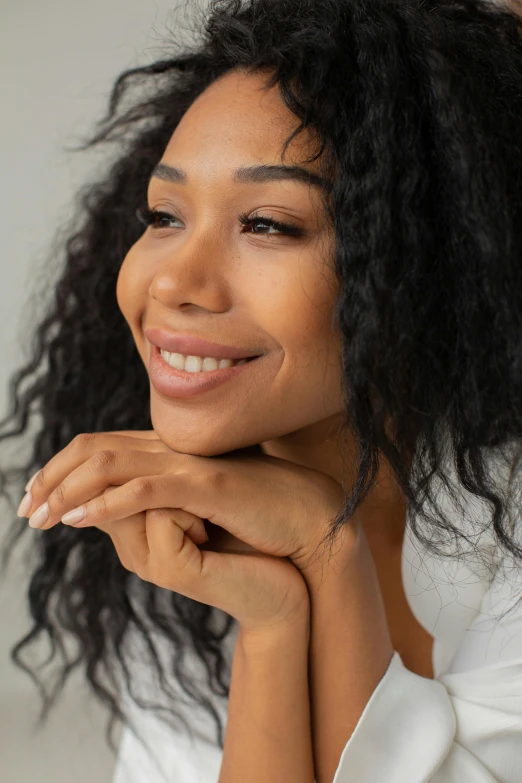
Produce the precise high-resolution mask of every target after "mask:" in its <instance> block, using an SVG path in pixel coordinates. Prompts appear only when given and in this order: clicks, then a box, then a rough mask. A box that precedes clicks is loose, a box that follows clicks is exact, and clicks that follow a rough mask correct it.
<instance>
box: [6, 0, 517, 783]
mask: <svg viewBox="0 0 522 783" xmlns="http://www.w3.org/2000/svg"><path fill="white" fill-rule="evenodd" d="M198 30H200V31H202V32H201V36H200V40H198V42H197V43H196V44H194V45H193V47H192V48H190V49H187V50H185V51H183V52H181V53H178V54H175V55H173V56H172V57H169V58H166V59H164V60H162V61H161V62H157V63H153V64H152V65H149V66H146V67H143V68H136V69H133V70H132V71H128V72H126V73H124V74H122V75H121V76H120V78H119V79H118V81H117V83H116V85H115V87H114V89H113V92H112V96H111V100H110V107H109V114H108V117H107V118H106V119H105V121H104V123H103V124H102V127H101V129H100V131H99V132H98V133H97V134H96V135H95V136H94V137H93V138H92V139H91V140H90V141H89V142H88V144H87V145H86V146H89V145H95V144H98V143H101V142H102V141H110V140H115V139H117V140H118V142H119V145H118V155H117V158H116V159H115V161H114V162H113V164H112V166H111V168H110V170H109V171H108V173H104V175H103V178H102V179H101V180H100V181H99V182H98V183H96V184H93V185H92V186H91V187H90V188H89V189H88V190H87V191H86V192H85V194H84V195H83V198H82V212H81V218H80V222H79V223H78V224H77V225H75V226H74V227H72V226H71V229H70V231H69V238H68V241H67V243H66V245H65V266H64V271H63V274H62V277H61V279H60V281H59V282H58V284H57V287H56V292H55V296H54V301H53V305H52V306H51V308H50V311H49V315H48V317H47V318H46V320H45V321H44V323H42V324H41V325H40V326H39V327H38V330H37V338H38V339H37V343H36V345H35V356H34V359H33V361H32V362H31V363H30V365H28V366H27V367H26V368H24V369H23V370H21V371H20V372H19V373H18V375H17V377H16V378H15V381H14V398H15V399H14V401H13V410H12V413H11V416H10V417H9V418H8V420H11V421H12V422H13V424H14V429H11V431H10V432H6V433H5V434H4V435H3V437H4V438H7V437H13V435H20V434H21V433H22V432H23V431H25V430H26V428H27V426H28V423H29V414H30V412H31V407H32V406H33V405H36V404H38V406H39V410H40V412H41V415H42V424H41V429H40V431H39V434H38V435H37V437H36V439H35V445H34V451H33V455H32V458H31V460H30V464H28V465H27V466H25V467H24V471H23V473H24V475H25V478H26V479H27V478H28V477H29V475H30V474H31V473H32V472H33V471H34V470H35V469H36V468H38V469H40V470H39V472H38V473H37V474H36V476H33V478H32V479H31V481H29V482H28V484H27V485H26V489H27V494H26V495H25V496H24V498H23V500H22V502H21V504H20V507H19V509H18V515H19V516H25V517H29V526H30V527H31V528H38V529H39V530H38V531H37V532H35V533H31V535H32V536H34V541H33V542H32V545H33V546H34V547H37V548H38V552H39V562H38V564H37V566H36V567H35V570H34V572H33V574H32V578H31V583H30V589H29V605H30V609H31V612H32V616H33V620H34V625H33V628H32V630H31V631H30V633H28V635H27V636H26V637H25V638H24V639H22V640H20V642H19V643H18V645H17V646H16V647H15V649H14V651H13V653H14V658H15V660H17V661H18V662H19V663H20V664H21V665H25V666H26V668H30V667H27V664H24V663H23V659H22V653H23V651H24V649H25V648H26V647H27V646H29V645H30V644H31V642H32V641H33V639H34V638H36V637H37V636H38V635H39V634H41V633H44V634H47V635H48V637H49V639H50V640H51V641H52V642H53V655H54V657H55V658H56V657H58V658H61V667H62V668H61V673H62V677H61V679H60V680H59V681H58V683H57V685H56V687H55V689H54V691H53V692H52V693H51V694H50V695H49V694H46V699H45V702H44V714H46V713H47V710H48V709H49V707H50V705H51V704H52V702H53V700H54V698H55V697H56V695H57V692H58V690H59V688H60V687H61V685H62V684H63V681H64V679H65V677H66V676H67V674H68V672H69V671H70V669H71V668H72V667H73V666H74V665H78V664H81V665H83V666H84V667H85V671H86V676H87V678H88V680H89V682H90V684H91V685H92V687H93V689H94V691H95V692H96V694H97V695H98V696H99V697H100V698H102V699H103V700H105V701H106V703H107V704H108V705H109V706H110V708H111V711H112V715H113V720H114V719H115V718H117V717H121V718H123V719H124V720H125V721H126V723H127V724H128V727H127V729H126V731H125V733H124V736H123V741H122V744H121V747H120V756H119V763H118V766H117V770H116V775H115V782H116V783H137V782H138V781H147V783H154V781H156V780H157V781H160V780H170V781H176V783H182V782H184V781H187V783H188V781H196V780H199V781H202V783H212V781H216V780H218V779H219V782H220V783H236V782H237V781H249V783H257V782H258V781H259V782H261V781H263V783H265V782H266V781H271V783H278V781H284V782H285V783H293V781H295V782H296V783H297V781H298V782H299V783H306V781H308V782H309V783H312V782H313V781H314V780H316V781H317V783H331V781H334V782H335V783H348V781H350V782H351V781H357V783H375V782H376V781H379V782H380V781H387V782H388V783H389V782H390V781H391V782H392V783H395V782H396V781H397V782H398V781H400V782H401V783H405V782H406V781H407V782H408V783H421V781H423V782H424V781H428V780H429V781H437V783H442V781H444V782H445V783H462V782H463V781H473V782H475V783H492V781H503V783H514V782H515V781H519V780H521V779H522V678H521V666H522V604H521V603H520V601H519V600H518V599H519V598H520V587H521V586H522V577H521V561H522V546H521V543H522V542H521V538H522V537H521V535H520V531H521V518H520V500H521V496H520V487H521V482H520V470H519V465H520V454H521V449H520V443H521V436H522V364H521V361H520V357H521V355H522V352H521V351H522V267H521V264H520V257H521V253H522V197H521V185H522V134H521V132H520V130H521V128H520V123H521V118H522V89H521V88H522V38H521V24H520V19H519V18H518V17H517V15H516V14H515V13H514V12H513V11H512V10H508V8H507V6H502V5H500V4H499V5H493V4H491V3H487V2H485V1H483V0H462V1H461V2H455V0H428V1H427V2H422V3H420V2H418V1H417V0H403V2H400V3H397V2H394V1H393V0H378V1H377V0H374V2H367V0H335V1H334V0H299V1H297V0H250V1H249V2H239V0H238V1H237V2H236V0H223V1H222V2H214V3H212V4H211V6H210V9H209V11H208V13H207V14H206V16H205V18H204V19H203V20H201V22H200V23H199V25H198ZM133 84H136V85H137V86H139V87H140V89H142V90H145V93H143V92H141V93H140V96H139V99H138V97H136V99H135V101H134V103H133V104H131V105H130V108H129V104H128V97H129V90H130V88H131V85H133ZM147 91H148V92H147ZM124 96H125V97H126V99H127V107H126V108H125V110H124V109H123V99H124ZM135 215H137V218H138V219H136V217H135ZM143 224H144V225H143ZM144 226H145V228H144ZM45 360H48V361H49V365H48V367H46V368H45V370H44V371H43V374H41V375H40V376H39V377H37V371H38V370H39V369H40V366H41V365H42V363H44V362H45ZM29 377H31V378H32V385H30V386H29V387H28V388H27V389H25V390H24V391H22V389H21V383H22V381H23V380H25V379H27V378H29ZM8 420H6V421H8ZM5 423H6V422H4V424H5ZM16 524H17V527H16V528H15V527H13V532H12V535H11V539H10V541H9V543H8V546H7V547H6V554H7V552H8V551H10V550H11V548H12V545H13V544H14V543H15V541H16V540H18V538H19V537H20V534H21V531H22V529H26V526H24V527H23V528H19V527H18V525H19V524H20V522H19V521H17V523H16ZM67 635H72V637H73V638H74V639H75V640H76V641H77V642H78V644H79V651H78V657H77V658H76V659H75V660H74V661H70V660H69V659H68V657H67V653H66V650H65V647H64V646H63V640H64V638H65V637H66V636H67ZM229 663H230V664H231V676H230V677H229V676H228V665H229ZM187 697H188V700H187ZM183 701H184V702H185V704H187V705H188V709H186V710H181V709H179V706H180V703H181V702H183ZM198 710H199V712H198ZM205 716H207V717H208V716H210V718H211V720H210V722H207V725H206V724H205V720H204V718H205ZM173 718H177V719H178V720H177V721H173V720H172V719H173ZM161 719H164V720H163V721H162V720H161ZM212 720H213V721H214V722H215V728H217V732H216V733H215V734H214V736H212V731H211V729H212V727H213V725H214V724H213V723H212ZM225 721H226V732H225V735H224V742H223V732H222V729H223V726H224V723H225ZM208 724H209V725H208ZM112 725H113V721H111V723H110V725H109V732H110V730H111V728H112ZM209 726H210V727H209ZM189 738H190V741H189ZM140 741H142V742H141V743H140Z"/></svg>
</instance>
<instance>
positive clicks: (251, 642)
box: [236, 604, 310, 657]
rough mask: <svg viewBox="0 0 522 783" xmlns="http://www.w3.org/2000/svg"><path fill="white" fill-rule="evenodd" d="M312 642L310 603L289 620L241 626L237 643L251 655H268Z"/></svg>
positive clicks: (306, 645)
mask: <svg viewBox="0 0 522 783" xmlns="http://www.w3.org/2000/svg"><path fill="white" fill-rule="evenodd" d="M309 643H310V608H309V604H308V607H307V608H306V609H304V610H303V611H302V612H301V613H300V614H299V615H298V616H294V617H292V619H291V620H288V621H287V622H282V621H281V622H278V623H277V624H274V625H273V626H269V625H267V626H263V627H257V628H246V627H244V626H240V628H239V633H238V637H237V642H236V645H237V646H239V647H240V648H241V649H242V651H243V652H244V653H245V654H247V655H248V656H249V657H250V656H252V655H266V654H270V653H272V652H276V653H277V652H281V650H284V649H288V648H289V647H290V648H293V649H295V647H300V646H305V647H306V648H308V645H309Z"/></svg>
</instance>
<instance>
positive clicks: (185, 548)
mask: <svg viewBox="0 0 522 783" xmlns="http://www.w3.org/2000/svg"><path fill="white" fill-rule="evenodd" d="M252 451H253V450H252V449H242V450H238V451H235V452H230V453H228V454H224V455H220V456H219V457H196V456H193V455H188V454H182V453H179V452H176V451H173V450H172V449H170V448H169V447H167V446H166V445H165V444H164V443H163V442H162V441H161V440H160V439H159V438H158V437H157V436H156V434H155V433H154V432H149V431H145V432H144V431H136V432H134V431H126V432H106V433H92V434H82V435H79V436H77V437H76V438H75V439H74V440H73V441H72V442H71V443H70V444H69V445H68V446H67V447H66V448H65V449H63V450H62V451H61V452H59V453H58V454H57V455H56V456H55V457H53V459H51V460H50V461H49V462H48V463H47V465H45V466H44V468H43V469H42V470H41V471H40V472H39V473H38V475H37V476H36V478H35V480H34V481H33V483H32V485H31V487H30V493H31V497H30V498H29V499H28V503H29V505H28V508H26V509H25V511H26V515H28V514H29V513H31V512H33V518H32V519H33V520H34V518H35V517H36V516H37V514H38V513H39V514H40V517H41V519H40V522H41V524H40V525H39V526H41V527H42V528H43V529H49V528H50V527H52V526H53V525H55V524H57V523H58V522H59V521H60V520H61V519H62V517H63V516H64V514H66V513H67V512H70V511H71V510H73V509H76V508H77V507H79V506H81V508H82V509H83V511H84V516H83V518H82V519H81V520H80V521H79V522H77V523H76V525H75V526H76V527H85V526H95V527H98V528H99V529H100V530H103V531H104V532H106V533H107V534H108V535H110V537H111V539H112V541H113V543H114V546H115V548H116V550H117V553H118V556H119V558H120V560H121V562H122V564H123V565H124V566H125V567H126V568H128V569H129V570H132V571H134V572H135V573H136V574H138V576H140V578H142V579H145V580H146V581H150V582H153V583H154V584H157V585H159V586H160V587H165V588H167V589H171V590H174V591H175V592H179V593H182V594H184V595H187V596H189V597H191V598H194V599H195V600H198V601H201V602H203V603H207V604H209V605H213V606H217V607H219V608H221V609H222V610H224V611H226V612H227V613H229V614H231V615H232V616H233V617H235V618H236V619H237V620H238V622H239V623H240V624H241V625H242V627H243V628H245V629H246V628H248V629H254V630H255V629H258V628H262V627H263V628H265V627H268V626H270V627H272V626H273V625H274V624H279V623H289V622H293V620H294V619H295V618H297V617H298V618H299V621H301V620H302V614H303V612H304V613H305V614H306V613H307V612H308V592H307V587H306V583H305V581H304V579H303V577H302V576H301V574H300V573H299V571H300V570H302V569H303V568H309V567H310V562H311V561H312V560H313V556H314V554H316V550H317V546H318V544H319V542H320V540H321V538H322V536H323V534H324V532H325V530H326V526H327V525H328V524H329V523H330V522H331V521H332V519H333V518H334V517H335V516H336V514H337V513H338V511H339V510H340V508H341V505H342V502H343V500H344V493H343V490H342V488H341V487H340V485H338V484H337V483H336V482H335V481H334V480H333V479H331V478H330V477H329V476H327V475H325V474H323V473H320V472H318V471H313V470H309V469H307V468H304V467H302V466H298V465H295V464H294V463H292V462H288V461H286V460H281V459H278V458H275V457H268V456H266V455H261V456H259V455H258V454H257V455H254V454H253V453H252ZM26 505H27V503H26ZM35 510H36V511H37V513H36V514H35V513H34V512H35ZM46 512H47V516H46ZM45 516H46V518H45ZM203 520H208V522H207V532H208V534H209V541H208V543H206V544H204V543H203V542H204V541H205V528H204V523H203ZM64 522H67V519H64ZM208 523H210V524H208ZM197 544H202V546H200V547H199V548H198V546H197ZM216 549H218V550H219V551H215V550H216ZM295 566H297V568H296V567H295Z"/></svg>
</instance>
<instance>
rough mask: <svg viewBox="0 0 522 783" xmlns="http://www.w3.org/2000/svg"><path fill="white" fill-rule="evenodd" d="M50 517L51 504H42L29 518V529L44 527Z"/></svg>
mask: <svg viewBox="0 0 522 783" xmlns="http://www.w3.org/2000/svg"><path fill="white" fill-rule="evenodd" d="M48 516H49V503H42V505H41V506H38V508H37V509H36V511H35V512H34V514H32V516H30V517H29V527H42V525H43V524H44V523H45V522H46V520H47V518H48Z"/></svg>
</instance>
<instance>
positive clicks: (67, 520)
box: [62, 506, 85, 525]
mask: <svg viewBox="0 0 522 783" xmlns="http://www.w3.org/2000/svg"><path fill="white" fill-rule="evenodd" d="M84 516H85V506H78V508H73V510H72V511H68V512H67V514H64V515H63V517H62V522H63V524H64V525H75V524H76V523H77V522H81V521H82V519H83V518H84Z"/></svg>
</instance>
